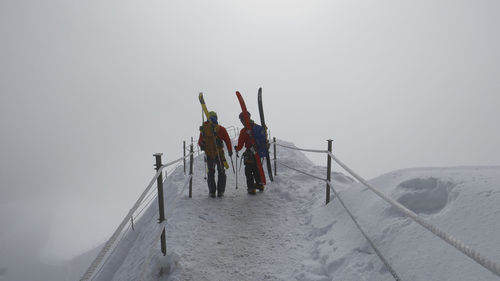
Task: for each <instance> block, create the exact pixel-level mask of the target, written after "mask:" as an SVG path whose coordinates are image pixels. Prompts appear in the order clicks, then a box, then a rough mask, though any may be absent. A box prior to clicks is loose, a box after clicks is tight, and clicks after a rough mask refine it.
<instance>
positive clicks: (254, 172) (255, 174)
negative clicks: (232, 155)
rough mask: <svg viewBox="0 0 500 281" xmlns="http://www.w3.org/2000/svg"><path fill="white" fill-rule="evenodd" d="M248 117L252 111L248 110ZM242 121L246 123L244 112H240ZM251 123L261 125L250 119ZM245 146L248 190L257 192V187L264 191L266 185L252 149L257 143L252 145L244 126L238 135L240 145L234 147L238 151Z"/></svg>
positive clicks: (251, 192)
mask: <svg viewBox="0 0 500 281" xmlns="http://www.w3.org/2000/svg"><path fill="white" fill-rule="evenodd" d="M248 117H250V112H248ZM239 118H240V121H241V123H242V124H243V125H245V120H244V118H243V113H240V116H239ZM250 125H251V126H252V128H253V127H254V126H259V125H257V124H255V122H254V121H253V120H252V119H250ZM243 146H245V148H246V150H245V152H243V161H244V163H245V176H246V178H247V191H248V193H249V194H256V191H255V189H258V190H260V191H264V185H263V184H262V183H261V180H260V174H259V169H258V167H257V163H256V162H255V156H254V153H253V152H252V150H255V149H256V147H255V145H252V142H251V141H250V136H249V135H248V132H247V129H246V128H245V127H244V128H243V129H241V131H240V136H239V137H238V145H237V146H235V147H234V149H235V150H236V151H240V150H241V149H242V148H243Z"/></svg>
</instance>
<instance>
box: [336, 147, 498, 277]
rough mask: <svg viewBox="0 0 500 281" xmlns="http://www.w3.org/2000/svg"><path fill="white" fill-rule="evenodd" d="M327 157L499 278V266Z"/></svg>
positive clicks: (337, 160)
mask: <svg viewBox="0 0 500 281" xmlns="http://www.w3.org/2000/svg"><path fill="white" fill-rule="evenodd" d="M328 155H329V156H330V157H331V158H332V159H333V160H334V161H335V162H337V163H338V164H339V165H340V166H341V167H342V168H344V169H345V170H346V171H347V172H349V173H350V174H351V175H352V176H353V177H355V178H356V179H357V180H358V181H359V182H361V183H362V184H363V185H364V186H366V187H367V188H368V189H370V190H371V191H373V192H374V193H375V194H377V195H378V196H379V197H381V198H382V199H384V200H385V201H386V202H388V203H389V204H391V205H392V206H394V207H396V208H397V209H398V210H399V211H401V212H402V213H404V214H406V215H407V216H408V217H410V218H411V219H413V220H414V221H415V222H417V223H418V224H420V225H421V226H423V227H424V228H425V229H427V230H429V231H430V232H432V233H433V234H435V235H436V236H438V237H439V238H441V239H442V240H444V241H445V242H447V243H448V244H449V245H451V246H453V247H454V248H456V249H457V250H459V251H460V252H462V253H463V254H465V255H466V256H468V257H469V258H471V259H472V260H474V261H475V262H477V263H478V264H480V265H482V266H483V267H484V268H486V269H488V270H489V271H491V272H492V273H493V274H495V275H497V276H498V277H500V265H499V264H497V263H495V262H493V261H491V260H489V259H488V258H486V257H484V256H483V255H482V254H481V253H479V252H478V251H476V250H474V249H472V248H471V247H470V246H468V245H465V244H464V243H462V242H461V241H460V240H458V239H457V238H455V237H453V236H452V235H449V234H447V233H446V232H444V231H442V230H440V229H439V228H438V227H436V226H434V225H433V224H431V223H429V222H426V221H425V220H424V219H423V218H421V217H420V216H419V215H417V214H416V213H414V212H412V211H411V210H409V209H408V208H406V207H405V206H403V205H401V204H400V203H399V202H397V201H394V200H392V199H390V198H388V197H387V196H385V195H384V194H383V193H382V192H380V191H378V190H377V189H375V188H374V187H372V186H371V185H370V184H369V183H368V182H366V180H365V179H363V178H362V177H361V176H359V175H358V174H356V173H355V172H354V171H352V170H351V169H350V168H349V167H348V166H347V165H345V164H344V163H342V161H340V160H339V159H338V158H337V157H335V155H333V154H332V153H328Z"/></svg>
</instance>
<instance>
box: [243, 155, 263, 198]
mask: <svg viewBox="0 0 500 281" xmlns="http://www.w3.org/2000/svg"><path fill="white" fill-rule="evenodd" d="M243 157H245V158H244V160H245V176H246V177H247V188H248V189H255V185H256V184H261V182H260V174H259V168H258V167H257V162H255V156H254V155H253V153H252V152H251V151H249V150H247V151H245V153H243Z"/></svg>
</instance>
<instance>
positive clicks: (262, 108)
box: [257, 87, 274, 181]
mask: <svg viewBox="0 0 500 281" xmlns="http://www.w3.org/2000/svg"><path fill="white" fill-rule="evenodd" d="M257 101H258V103H259V115H260V125H261V126H262V127H264V130H266V136H267V126H266V121H265V120H264V106H263V105H262V87H261V88H259V93H258V97H257ZM265 149H266V155H265V157H266V166H267V174H268V175H269V179H270V180H271V181H274V179H273V169H272V168H271V159H269V149H268V148H267V143H266V145H265Z"/></svg>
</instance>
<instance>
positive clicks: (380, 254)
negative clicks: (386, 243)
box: [277, 161, 401, 281]
mask: <svg viewBox="0 0 500 281" xmlns="http://www.w3.org/2000/svg"><path fill="white" fill-rule="evenodd" d="M277 162H278V163H279V164H280V165H282V166H285V167H287V168H288V169H291V170H294V171H296V172H299V173H301V174H304V175H307V176H310V177H313V178H315V179H318V180H321V181H324V182H326V183H327V184H328V186H329V187H330V189H331V190H332V191H333V193H334V194H335V196H336V197H337V199H338V200H339V201H340V203H341V204H342V206H343V207H344V209H345V210H346V212H347V213H348V214H349V216H350V217H351V219H352V221H353V222H354V224H355V225H356V227H357V228H358V229H359V231H360V232H361V234H362V235H363V236H364V237H365V239H366V241H368V243H369V244H370V246H371V247H372V248H373V250H374V251H375V253H376V254H377V256H378V257H379V258H380V260H381V261H382V263H384V265H385V267H386V268H387V270H389V272H390V273H391V275H392V277H394V279H395V280H396V281H400V280H401V279H400V278H399V277H398V275H397V273H396V271H395V270H394V269H393V268H392V266H391V265H390V264H389V262H388V261H387V260H386V259H385V258H384V256H383V255H382V253H381V252H380V251H379V250H378V249H377V247H376V246H375V244H374V243H373V242H372V240H371V239H370V238H369V237H368V235H366V233H365V232H364V231H363V229H362V228H361V226H360V225H359V223H358V222H357V221H356V219H355V218H354V216H353V215H352V213H351V211H349V209H348V208H347V206H346V205H345V204H344V201H343V200H342V198H340V196H339V194H338V193H337V191H336V190H335V189H334V188H333V186H332V184H331V182H330V181H328V180H326V179H323V178H320V177H318V176H315V175H312V174H309V173H306V172H304V171H301V170H298V169H295V168H292V167H290V166H288V165H286V164H284V163H282V162H281V161H277Z"/></svg>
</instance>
